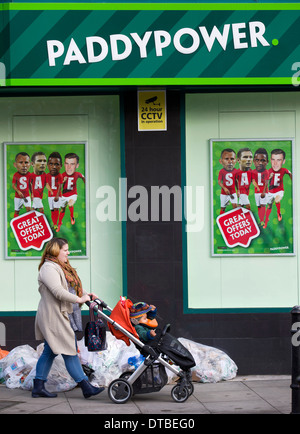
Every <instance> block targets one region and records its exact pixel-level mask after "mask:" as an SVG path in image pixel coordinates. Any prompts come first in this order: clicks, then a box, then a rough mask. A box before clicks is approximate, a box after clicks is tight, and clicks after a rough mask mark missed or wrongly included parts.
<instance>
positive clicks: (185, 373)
mask: <svg viewBox="0 0 300 434" xmlns="http://www.w3.org/2000/svg"><path fill="white" fill-rule="evenodd" d="M95 302H96V305H95V307H94V310H96V311H98V313H99V315H100V316H101V317H102V318H104V319H105V320H106V321H107V323H108V328H109V330H110V331H111V333H112V334H113V335H114V336H115V337H116V338H117V339H122V340H123V341H124V342H125V343H126V344H127V345H128V346H129V345H130V341H131V342H133V343H134V344H135V346H136V347H137V348H138V349H139V351H140V353H141V354H142V355H143V356H144V357H145V360H144V361H143V363H141V364H140V365H139V366H138V367H137V369H136V370H135V371H134V372H131V371H130V372H124V373H123V374H122V375H121V377H120V378H118V379H115V380H113V381H112V382H111V383H110V384H109V386H108V395H109V397H110V399H111V400H112V401H113V402H115V403H116V404H123V403H125V402H127V401H128V400H129V399H130V398H131V396H132V395H133V394H139V393H149V392H156V391H159V390H161V389H162V387H164V386H165V385H166V384H167V381H168V376H167V374H166V371H165V368H167V369H169V370H171V371H172V372H173V373H174V374H176V375H177V377H178V380H177V384H176V385H175V386H174V387H173V388H172V390H171V396H172V398H173V399H174V401H176V402H184V401H186V400H187V399H188V397H189V396H190V395H192V393H193V391H194V387H193V383H192V381H191V368H192V367H193V366H195V361H194V358H193V356H192V355H191V353H190V352H189V351H188V350H187V349H186V348H185V347H184V346H183V345H182V344H181V343H180V342H179V341H178V340H177V339H176V338H175V337H173V336H172V335H171V334H170V333H169V330H170V325H169V324H167V325H166V326H165V327H164V328H163V329H162V330H158V329H156V332H155V333H156V336H155V338H154V339H153V340H150V341H149V343H148V342H146V343H143V342H142V340H141V339H140V337H139V335H138V333H137V331H136V329H135V327H134V325H133V324H132V322H131V317H130V308H132V306H133V303H132V302H131V300H129V299H126V298H125V297H121V298H120V301H119V302H118V303H117V305H116V306H115V308H114V309H111V308H110V307H109V306H107V304H106V303H104V302H103V301H101V300H94V303H95ZM86 304H88V305H89V304H90V303H89V302H87V303H86ZM98 307H101V308H104V309H107V310H108V311H109V312H110V315H109V316H108V315H106V314H105V313H104V312H103V310H102V309H99V310H98ZM150 310H151V308H150ZM148 312H150V311H148ZM174 365H176V366H174Z"/></svg>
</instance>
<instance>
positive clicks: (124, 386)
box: [108, 378, 132, 404]
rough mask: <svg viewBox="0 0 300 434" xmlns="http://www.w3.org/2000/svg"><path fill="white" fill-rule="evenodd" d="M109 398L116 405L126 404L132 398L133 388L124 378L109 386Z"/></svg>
mask: <svg viewBox="0 0 300 434" xmlns="http://www.w3.org/2000/svg"><path fill="white" fill-rule="evenodd" d="M108 396H109V397H110V399H111V400H112V401H113V402H114V403H116V404H125V402H127V401H128V400H129V399H130V398H131V396H132V387H131V384H129V383H128V381H126V380H125V379H124V378H118V379H117V380H114V381H112V382H111V383H110V385H109V386H108Z"/></svg>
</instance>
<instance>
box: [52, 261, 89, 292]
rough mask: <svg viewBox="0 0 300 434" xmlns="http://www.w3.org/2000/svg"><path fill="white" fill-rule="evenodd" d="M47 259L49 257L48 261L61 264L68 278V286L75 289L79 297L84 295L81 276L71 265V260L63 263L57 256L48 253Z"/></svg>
mask: <svg viewBox="0 0 300 434" xmlns="http://www.w3.org/2000/svg"><path fill="white" fill-rule="evenodd" d="M45 259H47V260H48V261H52V262H55V264H57V265H59V266H60V267H61V268H62V270H63V272H64V275H65V277H66V279H67V283H68V286H71V287H72V288H74V289H75V292H76V295H77V296H78V297H82V284H81V280H80V279H79V276H78V274H77V272H76V270H75V268H73V267H71V265H70V263H69V261H68V262H65V263H63V262H60V261H59V260H58V259H57V257H55V256H51V255H46V257H45Z"/></svg>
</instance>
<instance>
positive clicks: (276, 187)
mask: <svg viewBox="0 0 300 434" xmlns="http://www.w3.org/2000/svg"><path fill="white" fill-rule="evenodd" d="M284 163H285V152H284V151H283V150H282V149H273V151H272V152H271V166H272V167H271V169H269V201H268V208H267V211H266V220H265V225H264V228H266V227H267V225H268V221H269V217H270V214H271V212H272V205H273V203H274V202H275V205H276V208H277V218H278V221H281V220H282V215H281V212H280V201H281V199H282V198H283V195H284V187H283V177H284V175H289V177H290V178H291V179H292V174H291V172H290V171H289V170H288V169H286V168H285V167H282V166H283V164H284Z"/></svg>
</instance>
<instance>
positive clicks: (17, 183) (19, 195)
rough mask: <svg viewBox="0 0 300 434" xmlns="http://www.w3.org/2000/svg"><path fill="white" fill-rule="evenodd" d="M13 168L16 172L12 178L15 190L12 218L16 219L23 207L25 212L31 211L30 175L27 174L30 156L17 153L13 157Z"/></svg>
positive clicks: (24, 153)
mask: <svg viewBox="0 0 300 434" xmlns="http://www.w3.org/2000/svg"><path fill="white" fill-rule="evenodd" d="M14 167H15V168H16V169H17V172H16V173H15V174H14V176H13V180H12V187H13V189H14V190H15V198H14V205H15V213H14V217H17V216H18V215H19V213H20V210H21V209H22V207H23V206H24V207H25V209H26V211H27V212H28V211H30V210H31V197H30V191H29V187H30V185H29V182H30V173H29V172H28V170H29V167H30V156H29V155H28V154H27V153H26V152H19V153H18V154H17V155H16V157H15V162H14Z"/></svg>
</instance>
